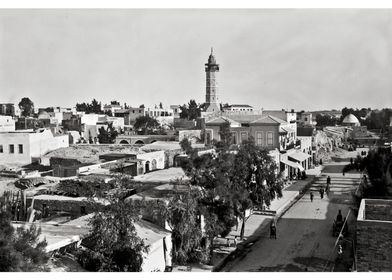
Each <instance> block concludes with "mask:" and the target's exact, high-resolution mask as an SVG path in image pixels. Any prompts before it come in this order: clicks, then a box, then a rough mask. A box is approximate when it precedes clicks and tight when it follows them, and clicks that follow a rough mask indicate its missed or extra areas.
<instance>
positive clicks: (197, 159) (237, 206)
mask: <svg viewBox="0 0 392 280" xmlns="http://www.w3.org/2000/svg"><path fill="white" fill-rule="evenodd" d="M187 142H188V141H187V140H183V141H182V142H181V146H182V147H183V149H184V150H185V151H186V153H187V154H188V156H189V160H188V162H185V164H184V165H183V166H182V167H183V169H184V171H185V173H186V174H187V176H188V177H189V178H190V182H191V185H194V186H199V187H200V188H201V196H200V198H199V209H200V211H201V213H202V214H203V215H204V217H205V220H206V223H205V233H206V235H207V236H208V238H209V240H210V241H209V244H210V250H212V246H211V244H212V243H213V239H214V238H215V237H216V236H218V235H220V236H225V235H227V234H228V233H229V232H230V230H231V228H232V227H233V226H234V225H235V224H236V222H237V216H240V217H242V218H243V220H244V215H245V210H246V209H249V208H252V207H254V206H256V207H263V206H264V205H266V206H268V205H270V202H271V201H272V200H273V199H275V198H276V197H281V196H282V187H283V179H282V177H281V176H280V174H278V172H277V165H276V164H275V162H274V161H273V160H272V158H271V157H270V156H269V155H268V152H267V151H266V150H264V149H262V148H260V147H258V146H256V145H255V143H254V141H253V139H250V140H249V141H245V142H244V143H243V144H242V145H241V146H240V148H239V149H238V150H237V151H236V152H230V151H228V150H227V149H222V150H220V151H218V153H217V154H216V155H213V154H203V155H201V156H198V155H197V153H196V152H194V151H192V148H191V146H190V145H188V144H187ZM244 228H245V223H243V226H242V230H241V232H242V233H243V232H244ZM242 235H243V234H242Z"/></svg>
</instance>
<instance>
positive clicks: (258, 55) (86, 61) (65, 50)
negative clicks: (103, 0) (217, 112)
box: [0, 9, 392, 111]
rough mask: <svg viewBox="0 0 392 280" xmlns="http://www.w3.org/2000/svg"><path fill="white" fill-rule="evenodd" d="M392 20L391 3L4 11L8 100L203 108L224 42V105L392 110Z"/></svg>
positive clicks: (2, 56)
mask: <svg viewBox="0 0 392 280" xmlns="http://www.w3.org/2000/svg"><path fill="white" fill-rule="evenodd" d="M391 22H392V10H391V9H378V10H366V9H365V10H358V9H328V10H322V9H308V10H307V9H251V10H250V9H239V10H238V9H234V10H227V9H217V10H213V9H205V10H197V9H195V10H192V9H186V10H173V9H164V10H159V9H149V10H146V9H123V10H119V9H109V10H105V9H102V10H94V9H87V10H80V9H79V10H78V9H73V10H66V9H49V10H40V9H34V10H28V9H20V10H12V9H11V10H5V9H0V39H1V40H2V44H1V45H0V93H1V97H0V102H1V103H16V104H17V103H18V102H19V101H20V100H21V98H22V97H25V96H26V97H29V98H30V99H31V100H32V101H33V102H34V104H35V105H36V107H40V108H45V107H52V106H53V107H58V106H59V105H60V104H62V105H61V106H60V107H74V106H75V105H76V103H83V102H91V100H92V99H93V98H96V99H97V100H98V101H101V102H102V104H105V103H106V104H108V103H109V102H110V101H111V100H117V101H119V102H120V103H122V104H123V103H124V102H125V103H127V104H128V105H129V106H139V105H140V104H145V106H146V107H153V106H154V105H155V104H156V105H158V104H159V103H160V102H162V103H163V105H164V106H169V105H174V104H176V105H183V104H185V103H187V102H189V100H190V99H195V100H196V102H197V103H203V102H204V101H205V72H204V64H205V63H206V62H207V58H208V55H209V53H210V48H211V47H214V54H215V56H216V59H217V63H218V64H220V72H219V75H218V85H219V95H220V101H221V102H222V103H229V104H249V105H251V106H253V107H254V108H257V109H261V108H265V109H270V110H281V109H282V108H285V109H287V110H291V109H295V110H296V111H301V110H305V111H321V110H332V109H322V108H340V109H337V110H341V109H342V108H344V107H348V108H358V109H361V108H369V107H370V108H372V109H383V108H388V107H389V108H390V107H392V79H391V73H392V56H391V54H392V40H391V38H392V25H391ZM305 108H306V109H305ZM320 108H321V109H320Z"/></svg>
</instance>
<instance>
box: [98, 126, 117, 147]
mask: <svg viewBox="0 0 392 280" xmlns="http://www.w3.org/2000/svg"><path fill="white" fill-rule="evenodd" d="M117 135H118V132H117V130H116V129H115V128H114V127H113V124H112V123H109V124H108V127H107V129H105V128H104V127H103V126H102V127H100V128H99V129H98V140H99V143H100V144H113V143H114V141H115V140H116V137H117Z"/></svg>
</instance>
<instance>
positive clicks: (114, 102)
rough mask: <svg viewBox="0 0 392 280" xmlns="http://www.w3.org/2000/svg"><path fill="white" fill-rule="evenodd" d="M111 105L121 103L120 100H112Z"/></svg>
mask: <svg viewBox="0 0 392 280" xmlns="http://www.w3.org/2000/svg"><path fill="white" fill-rule="evenodd" d="M110 105H120V102H118V101H116V100H113V101H110Z"/></svg>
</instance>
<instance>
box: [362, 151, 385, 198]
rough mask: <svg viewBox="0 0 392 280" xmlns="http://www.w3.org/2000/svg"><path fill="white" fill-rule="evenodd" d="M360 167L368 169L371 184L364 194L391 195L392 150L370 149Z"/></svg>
mask: <svg viewBox="0 0 392 280" xmlns="http://www.w3.org/2000/svg"><path fill="white" fill-rule="evenodd" d="M359 165H360V169H364V170H366V172H367V174H368V175H369V179H370V182H371V184H370V185H369V186H367V188H365V189H364V196H365V197H371V196H381V197H383V196H389V195H391V194H392V152H391V150H390V149H386V148H379V149H377V150H371V151H369V153H368V155H367V157H366V158H364V159H363V160H362V162H360V163H359Z"/></svg>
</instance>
